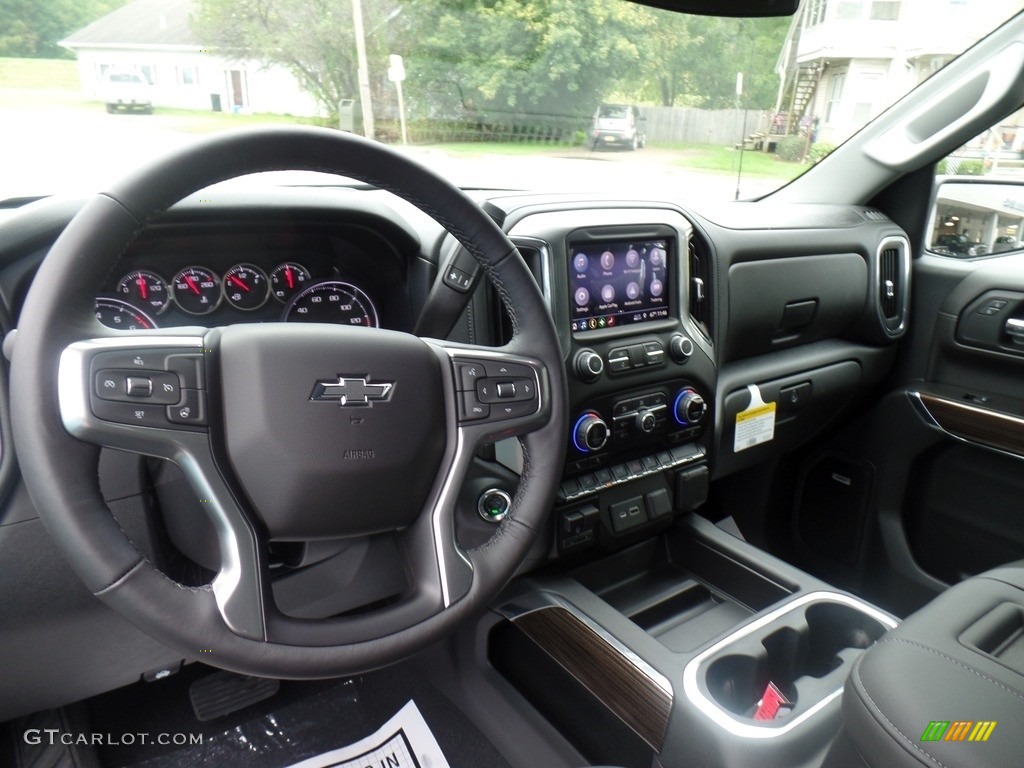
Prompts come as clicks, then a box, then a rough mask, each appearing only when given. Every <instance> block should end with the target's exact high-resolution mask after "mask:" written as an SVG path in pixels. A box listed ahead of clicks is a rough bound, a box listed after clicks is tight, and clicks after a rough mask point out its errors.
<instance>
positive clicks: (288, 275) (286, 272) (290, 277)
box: [284, 267, 295, 290]
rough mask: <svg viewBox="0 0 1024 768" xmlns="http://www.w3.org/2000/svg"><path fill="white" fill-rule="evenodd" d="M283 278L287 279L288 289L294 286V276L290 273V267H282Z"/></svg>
mask: <svg viewBox="0 0 1024 768" xmlns="http://www.w3.org/2000/svg"><path fill="white" fill-rule="evenodd" d="M284 279H285V280H287V281H288V290H291V289H293V288H294V287H295V277H294V276H293V275H292V268H291V267H285V268H284Z"/></svg>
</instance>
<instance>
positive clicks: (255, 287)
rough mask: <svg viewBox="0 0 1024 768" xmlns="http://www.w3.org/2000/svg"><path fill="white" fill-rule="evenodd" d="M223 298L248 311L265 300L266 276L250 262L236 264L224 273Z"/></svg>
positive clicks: (262, 303) (261, 304)
mask: <svg viewBox="0 0 1024 768" xmlns="http://www.w3.org/2000/svg"><path fill="white" fill-rule="evenodd" d="M221 282H223V284H224V298H225V299H227V300H228V304H230V305H231V306H233V307H234V308H235V309H241V310H245V311H246V312H250V311H252V310H254V309H259V308H260V307H262V306H263V305H264V304H265V303H266V301H267V293H268V286H267V276H266V275H265V274H264V273H263V270H262V269H260V268H259V267H256V266H253V265H252V264H236V265H235V266H233V267H232V268H231V269H229V270H228V271H227V272H225V273H224V279H223V280H222V281H221Z"/></svg>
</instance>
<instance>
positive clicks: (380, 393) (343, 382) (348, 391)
mask: <svg viewBox="0 0 1024 768" xmlns="http://www.w3.org/2000/svg"><path fill="white" fill-rule="evenodd" d="M394 386H395V385H394V383H392V382H390V381H378V382H374V383H373V384H371V383H370V382H368V381H367V380H366V379H365V378H359V379H356V378H345V377H344V376H341V375H339V376H338V377H337V378H335V379H320V380H319V381H318V382H317V383H316V385H315V386H314V387H313V393H312V394H311V395H310V396H309V399H310V400H337V401H338V405H340V406H342V407H347V408H353V407H354V408H369V407H371V406H372V405H373V404H374V403H379V402H387V401H388V400H390V399H391V390H392V389H394Z"/></svg>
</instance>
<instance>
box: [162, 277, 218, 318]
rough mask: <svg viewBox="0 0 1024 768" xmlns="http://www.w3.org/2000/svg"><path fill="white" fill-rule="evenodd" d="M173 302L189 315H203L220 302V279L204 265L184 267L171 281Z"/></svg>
mask: <svg viewBox="0 0 1024 768" xmlns="http://www.w3.org/2000/svg"><path fill="white" fill-rule="evenodd" d="M171 283H172V288H173V290H174V303H175V304H177V305H178V306H179V307H180V308H181V310H182V311H183V312H188V313H189V314H190V315H205V314H208V313H210V312H213V310H215V309H216V308H217V305H218V304H220V298H221V290H220V280H218V279H217V276H216V275H215V274H213V272H211V271H210V270H208V269H206V268H205V267H185V268H184V269H183V270H181V272H179V273H178V274H176V275H175V276H174V280H172V281H171Z"/></svg>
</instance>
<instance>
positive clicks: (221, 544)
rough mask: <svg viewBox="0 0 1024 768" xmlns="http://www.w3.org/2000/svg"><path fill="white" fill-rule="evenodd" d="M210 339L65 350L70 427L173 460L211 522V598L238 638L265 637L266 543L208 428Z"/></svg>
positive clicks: (63, 400)
mask: <svg viewBox="0 0 1024 768" xmlns="http://www.w3.org/2000/svg"><path fill="white" fill-rule="evenodd" d="M205 367H206V366H205V342H204V338H203V337H202V336H184V335H183V336H167V335H166V334H147V333H137V334H133V335H132V336H131V337H124V336H112V337H105V338H94V339H87V340H85V341H79V342H75V343H73V344H70V345H69V346H68V347H66V348H65V350H64V352H63V353H62V354H61V358H60V367H59V369H58V397H59V401H60V416H61V421H62V422H63V424H64V427H65V428H66V429H67V430H68V432H70V433H71V434H72V435H74V436H75V437H77V438H79V439H80V440H83V441H86V442H90V443H94V444H95V445H99V446H103V447H107V448H116V449H118V450H123V451H129V452H132V453H140V454H144V455H147V456H154V457H157V458H162V459H168V460H170V461H173V462H174V463H175V464H177V465H178V466H179V467H180V468H181V469H182V471H183V472H184V474H185V477H186V478H187V479H188V482H189V484H190V485H191V487H192V489H193V491H194V492H195V493H196V497H197V498H198V499H199V501H200V503H201V504H202V507H203V509H204V510H205V511H206V512H207V514H208V515H209V517H210V520H211V521H212V522H213V526H214V530H215V531H216V534H217V543H218V549H219V553H220V562H221V566H220V570H219V572H218V573H217V576H216V578H215V579H214V580H213V582H212V585H211V586H212V589H213V594H214V596H215V598H216V601H217V607H218V609H219V610H220V614H221V617H222V618H223V620H224V623H225V625H227V627H228V628H229V629H230V630H231V631H232V632H234V633H235V634H238V635H242V636H244V637H250V638H253V639H259V640H262V639H265V637H266V619H265V615H264V606H263V595H264V592H265V569H264V567H263V563H262V554H261V553H262V551H263V547H262V546H260V542H259V540H258V538H257V532H256V529H255V527H254V526H253V525H252V523H251V522H250V519H249V516H248V515H247V514H246V513H245V512H244V511H243V510H242V509H241V507H240V506H239V504H238V503H237V502H236V500H235V495H234V494H233V493H232V492H231V489H230V488H229V487H228V484H227V483H226V482H225V481H224V479H223V477H222V475H221V473H220V471H219V470H218V468H217V464H216V461H215V460H214V457H213V451H212V450H211V447H210V439H209V435H208V427H207V410H208V409H207V405H208V403H207V394H208V393H207V377H206V371H205Z"/></svg>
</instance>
